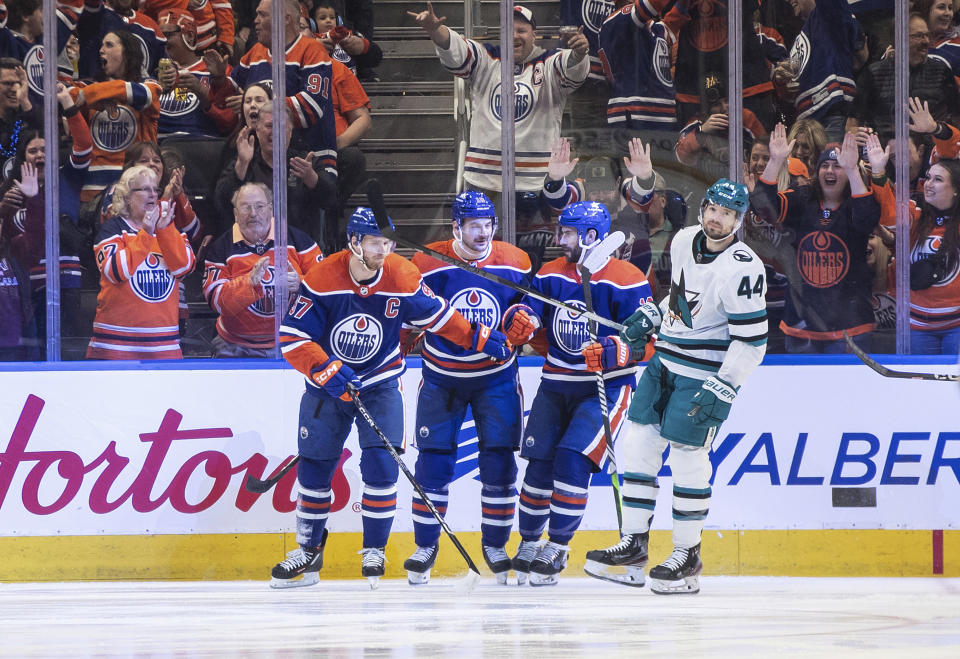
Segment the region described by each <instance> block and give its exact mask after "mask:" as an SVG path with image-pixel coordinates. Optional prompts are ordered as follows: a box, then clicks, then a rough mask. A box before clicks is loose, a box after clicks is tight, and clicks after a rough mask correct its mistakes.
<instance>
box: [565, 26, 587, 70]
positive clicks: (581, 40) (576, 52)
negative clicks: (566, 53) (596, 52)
mask: <svg viewBox="0 0 960 659" xmlns="http://www.w3.org/2000/svg"><path fill="white" fill-rule="evenodd" d="M567 48H569V49H570V50H572V51H573V56H574V59H575V60H576V61H577V62H580V61H582V60H583V58H584V57H586V56H587V53H588V52H589V50H590V42H589V41H587V37H586V35H585V34H584V33H583V26H582V25H581V26H580V30H579V31H577V32H575V33H573V34H571V35H570V36H569V37H567Z"/></svg>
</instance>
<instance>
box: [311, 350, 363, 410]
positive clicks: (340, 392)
mask: <svg viewBox="0 0 960 659" xmlns="http://www.w3.org/2000/svg"><path fill="white" fill-rule="evenodd" d="M310 379H311V380H313V382H314V383H315V384H316V385H317V386H320V387H323V389H324V391H326V392H327V393H328V394H330V395H331V396H333V397H334V398H339V399H340V400H343V401H347V402H349V401H350V400H351V399H350V394H349V393H347V385H348V384H349V385H351V386H353V388H354V389H360V387H362V386H363V382H361V381H360V378H359V376H357V374H356V373H355V372H354V370H353V369H352V368H350V367H349V366H347V365H346V364H344V363H343V362H342V361H340V360H339V359H334V358H333V357H331V358H330V359H328V360H327V361H325V362H323V363H322V364H321V365H320V366H318V367H317V368H315V369H313V370H312V371H310Z"/></svg>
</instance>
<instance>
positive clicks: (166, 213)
mask: <svg viewBox="0 0 960 659" xmlns="http://www.w3.org/2000/svg"><path fill="white" fill-rule="evenodd" d="M159 207H160V214H159V215H158V217H157V221H156V224H155V225H154V231H159V230H160V229H165V228H167V227H168V226H170V223H171V222H173V216H174V215H175V211H176V209H177V204H176V202H173V201H166V200H162V199H161V200H160V202H159Z"/></svg>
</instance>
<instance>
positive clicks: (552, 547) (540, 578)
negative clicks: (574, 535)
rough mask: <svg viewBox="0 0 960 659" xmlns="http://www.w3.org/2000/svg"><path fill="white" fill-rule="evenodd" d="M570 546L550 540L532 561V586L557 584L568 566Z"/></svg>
mask: <svg viewBox="0 0 960 659" xmlns="http://www.w3.org/2000/svg"><path fill="white" fill-rule="evenodd" d="M569 553H570V547H568V546H567V545H561V544H558V543H556V542H548V543H547V544H545V545H544V546H543V549H541V550H540V553H539V554H537V557H536V558H535V559H533V560H532V561H531V562H530V585H531V586H556V585H557V581H558V580H559V579H558V577H559V575H560V572H561V571H562V570H563V568H565V567H567V554H569Z"/></svg>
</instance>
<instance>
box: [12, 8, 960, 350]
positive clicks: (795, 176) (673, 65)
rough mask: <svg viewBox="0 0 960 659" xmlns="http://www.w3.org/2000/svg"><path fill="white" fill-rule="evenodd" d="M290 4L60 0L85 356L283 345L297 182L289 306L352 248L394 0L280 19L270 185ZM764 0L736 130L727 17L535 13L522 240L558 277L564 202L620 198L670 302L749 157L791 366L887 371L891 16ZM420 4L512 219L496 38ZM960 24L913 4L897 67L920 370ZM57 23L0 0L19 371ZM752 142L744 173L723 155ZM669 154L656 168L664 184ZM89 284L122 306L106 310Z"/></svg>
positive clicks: (39, 299)
mask: <svg viewBox="0 0 960 659" xmlns="http://www.w3.org/2000/svg"><path fill="white" fill-rule="evenodd" d="M273 1H274V0H229V1H228V0H58V1H57V3H56V4H57V19H58V20H57V35H56V43H57V47H58V48H59V52H58V53H57V56H56V58H48V59H50V61H56V63H57V67H58V79H59V84H58V87H57V93H56V101H55V102H56V103H57V104H58V106H59V114H60V117H61V122H60V126H59V129H60V135H61V137H60V143H59V144H58V145H57V146H58V148H59V153H60V158H59V162H60V185H59V218H57V219H58V222H57V226H58V227H59V234H60V263H59V266H60V277H61V285H60V289H61V293H60V295H61V306H62V309H63V313H62V316H61V318H62V321H61V324H62V328H61V332H62V334H63V336H64V337H79V338H78V340H82V343H83V345H82V346H80V347H78V348H76V349H75V350H74V353H75V354H76V356H78V357H82V356H84V355H85V356H86V357H87V358H94V359H156V358H161V359H162V358H179V357H180V356H181V355H182V354H184V353H186V352H187V351H186V350H181V339H182V337H183V336H184V331H185V329H184V328H185V323H186V321H187V320H189V316H190V309H195V308H196V307H197V305H198V304H199V305H201V306H203V305H204V302H203V301H204V300H205V303H206V305H208V306H204V308H205V310H206V312H207V313H208V314H209V315H208V320H209V321H210V322H209V323H208V326H207V332H208V334H209V337H208V341H207V349H206V351H205V352H203V351H201V352H200V353H199V354H196V353H194V351H191V352H190V354H191V355H192V356H211V355H212V356H224V357H238V356H239V357H251V356H267V355H270V354H272V349H273V320H272V319H273V315H274V299H273V281H274V279H275V278H276V277H278V276H281V275H280V274H279V273H275V272H274V270H273V259H274V256H275V255H274V250H273V243H272V241H273V238H274V231H275V228H276V227H275V225H274V222H273V217H272V203H273V193H272V190H273V181H274V178H275V176H276V177H277V178H278V180H281V181H286V186H287V189H286V199H287V210H288V212H287V221H288V235H287V245H288V255H287V262H288V264H289V266H288V271H287V273H286V274H285V275H283V276H285V277H286V280H287V283H288V290H295V288H296V285H297V283H298V282H299V280H300V278H301V277H302V276H303V274H304V273H305V272H307V271H308V270H309V269H310V267H312V265H313V264H315V263H316V262H318V261H319V260H320V259H322V258H323V255H324V254H331V253H333V252H335V251H337V250H340V249H343V248H344V247H345V246H346V236H345V218H346V217H348V216H349V214H350V212H352V210H353V209H352V208H351V207H349V199H350V197H351V196H352V195H354V194H355V193H356V192H357V191H359V190H360V188H361V185H362V184H363V182H364V181H365V179H366V178H367V171H366V157H365V155H364V152H363V143H362V139H363V138H364V136H365V135H366V134H367V133H368V131H369V130H370V128H371V126H372V124H373V119H372V117H371V112H370V98H369V96H368V89H366V90H365V88H364V85H365V84H367V85H369V83H375V82H379V81H380V80H379V79H380V78H381V77H382V75H381V74H378V72H377V67H378V66H380V64H381V60H382V58H383V52H382V50H381V48H380V47H379V46H378V45H377V43H375V42H374V41H373V39H372V37H373V33H374V13H373V12H374V9H373V7H374V5H373V2H372V0H275V1H276V2H282V3H283V14H284V16H285V19H284V25H283V33H284V39H285V42H286V44H285V45H286V48H285V63H286V67H285V79H286V89H285V90H284V98H285V100H286V103H285V106H286V116H285V121H284V122H283V123H284V126H285V127H286V137H285V139H286V142H287V144H286V153H287V165H286V171H285V172H277V173H275V172H274V171H273V164H274V163H273V153H274V143H273V125H274V121H275V120H276V119H277V118H276V117H274V109H273V105H272V101H273V96H274V89H273V85H272V83H271V73H272V65H271V56H272V50H273V49H272V43H271V41H272V4H273ZM743 7H744V12H743V17H742V21H743V30H744V32H743V34H744V38H743V52H742V60H741V61H742V65H743V66H742V69H743V73H742V75H743V78H742V87H743V99H742V101H743V102H742V116H741V117H740V120H739V121H737V122H733V121H732V120H731V118H730V102H729V100H730V99H729V93H730V91H731V88H732V87H733V85H732V83H731V78H730V72H729V71H728V70H727V48H726V39H727V20H728V17H727V16H726V14H725V12H726V9H725V8H724V7H722V3H717V2H715V1H712V0H710V1H708V0H636V1H635V0H617V1H616V2H596V1H595V0H560V2H559V3H558V7H557V11H556V12H555V14H556V15H557V16H559V17H560V20H561V22H564V23H568V24H569V25H567V26H563V27H561V29H560V30H559V31H553V28H547V27H541V30H540V31H541V32H543V34H540V33H538V18H539V19H540V22H541V23H544V22H545V21H546V20H547V18H548V17H547V16H540V17H538V16H534V12H532V11H531V10H530V9H528V8H526V7H522V6H518V7H516V8H515V10H514V42H513V57H514V60H515V64H516V79H515V93H516V95H517V104H516V109H515V121H516V167H515V179H516V186H515V187H516V190H517V196H516V217H517V223H516V232H517V244H518V245H519V246H520V247H522V248H523V249H524V250H525V251H527V253H528V254H529V255H530V257H531V262H532V263H533V264H534V270H536V268H537V267H538V266H539V264H540V263H542V262H543V260H544V258H545V255H546V252H547V251H548V250H549V249H550V247H551V245H552V244H553V240H554V238H553V235H554V234H553V232H554V226H555V218H556V214H557V213H558V212H559V209H561V208H562V207H563V205H565V204H568V203H572V202H573V201H576V200H579V199H584V198H589V199H591V200H596V201H602V202H604V203H605V204H607V206H608V207H609V209H610V212H611V215H612V216H613V217H614V218H615V221H614V228H615V229H617V228H619V229H622V230H623V231H624V232H625V233H626V234H627V237H628V239H627V242H626V244H625V245H624V247H623V248H621V251H620V257H621V258H624V259H627V260H629V261H631V262H632V263H633V264H635V265H637V266H638V267H639V268H640V269H641V270H642V271H644V272H645V273H646V274H647V276H648V279H649V280H650V282H651V286H652V289H653V291H654V295H655V296H656V297H658V298H662V297H664V296H666V295H667V294H669V288H670V284H671V282H670V274H669V273H670V255H669V248H670V241H671V238H672V236H673V235H674V234H675V233H676V232H677V231H678V230H679V229H680V228H682V227H683V226H685V225H689V224H691V223H693V222H696V217H695V213H696V211H695V209H694V210H691V209H688V204H687V200H688V199H690V198H699V197H700V196H701V194H702V190H703V189H705V188H706V187H707V186H709V185H710V184H711V183H712V182H713V181H715V180H716V179H717V178H720V177H723V176H727V175H728V173H729V171H730V166H731V161H733V162H734V163H736V160H737V159H738V158H739V159H740V161H742V164H743V179H744V181H745V182H746V183H747V185H748V187H749V189H750V191H751V213H750V214H749V216H748V220H747V221H746V222H745V224H744V234H743V239H744V240H745V241H747V242H748V243H749V244H750V245H751V247H753V248H754V250H755V251H756V252H757V253H758V254H759V255H760V256H761V257H762V258H763V260H764V262H765V265H766V273H767V288H768V293H767V306H768V313H769V314H770V318H771V321H772V322H771V324H770V325H771V337H770V342H769V352H777V351H780V352H791V353H831V352H842V351H845V350H846V343H845V341H844V340H843V332H844V331H846V332H847V333H848V334H850V335H851V336H853V337H854V339H855V341H857V342H858V343H859V344H861V345H862V346H863V347H864V348H865V349H867V350H872V351H877V352H880V351H893V350H894V336H895V318H896V314H895V309H896V299H897V291H896V287H895V279H896V278H895V276H894V273H895V263H894V258H893V255H894V253H895V235H896V231H895V225H896V205H895V202H894V198H895V186H896V185H897V183H898V182H897V181H896V176H895V167H894V160H895V159H894V157H893V154H894V148H895V139H894V137H895V132H896V131H895V128H896V126H895V88H896V84H895V83H896V82H897V81H896V76H895V71H896V69H895V62H896V57H898V56H900V54H899V53H896V52H895V49H894V48H893V38H894V29H893V25H894V21H893V16H894V1H893V0H744V2H743ZM581 9H582V11H581ZM409 10H410V11H409V12H408V14H409V17H408V23H407V26H413V25H416V26H419V27H420V28H422V30H423V33H421V34H420V35H418V36H417V37H416V38H417V39H422V38H423V37H424V36H425V37H428V38H430V39H431V40H432V43H433V45H434V46H435V49H436V52H437V63H438V64H440V65H442V66H443V67H444V68H445V69H446V70H447V71H449V72H450V74H452V75H453V76H459V77H461V78H463V79H464V81H465V82H466V85H467V90H468V94H469V95H470V99H471V101H472V108H473V117H472V123H471V126H470V130H469V136H468V137H466V138H465V139H467V140H468V145H467V150H466V162H465V167H464V185H465V186H466V187H468V188H473V189H480V190H483V191H485V192H487V193H488V194H489V195H490V196H491V198H493V199H494V200H495V202H496V204H497V205H498V207H499V206H500V204H501V203H502V198H501V197H502V194H501V187H500V174H501V171H500V166H501V153H500V150H499V149H500V133H499V128H498V126H499V121H500V111H501V108H500V103H499V100H500V96H499V94H500V92H499V88H500V72H499V67H500V62H499V57H500V50H499V46H497V45H496V38H493V39H486V40H483V39H481V40H476V39H469V38H466V36H465V35H463V34H460V33H458V31H457V30H459V28H453V27H447V25H446V24H445V23H446V21H445V18H444V17H443V16H438V15H437V13H435V12H434V10H433V7H432V5H430V4H429V3H413V2H411V4H410V7H409ZM536 10H537V11H538V12H539V11H545V10H543V9H542V5H539V6H538V7H537V8H536ZM958 19H960V0H913V1H912V2H911V3H910V14H909V19H908V21H909V25H908V34H909V45H908V49H907V52H906V53H903V54H902V55H903V56H904V57H906V58H907V59H908V70H909V81H908V85H907V86H908V96H909V98H910V101H909V107H908V108H907V110H908V111H907V114H908V116H909V131H908V144H907V150H908V153H909V180H908V181H904V182H902V184H903V185H906V186H908V188H909V197H910V199H911V205H910V209H909V222H910V230H909V240H910V247H909V250H908V251H909V253H910V264H909V269H910V285H911V291H910V326H911V341H910V343H911V351H912V352H914V353H935V354H938V353H949V354H956V353H957V352H958V349H960V345H958V343H960V197H958V192H960V178H957V177H958V176H960V166H958V165H957V160H956V159H957V156H958V154H960V131H958V130H957V128H955V126H960V123H958V122H960V87H958V85H960V28H958V22H960V20H958ZM555 22H556V21H555ZM42 32H43V12H42V1H41V0H16V1H15V2H9V0H8V2H7V3H6V4H4V3H3V2H2V0H0V222H2V230H0V361H8V360H26V359H42V358H43V357H44V347H45V340H44V337H45V333H46V328H45V323H46V311H45V295H46V288H45V283H46V280H45V268H46V262H45V258H44V256H45V255H44V244H45V231H46V226H47V225H49V224H50V220H49V218H47V219H46V222H45V219H44V216H45V209H44V206H43V199H44V167H43V165H44V162H45V156H44V153H45V148H46V144H45V142H44V139H43V103H44V95H43V93H42V90H43V76H42V64H43V61H44V58H43V55H42V52H41V51H42V48H41V46H42ZM548 32H549V34H548ZM558 35H559V36H558ZM411 38H412V37H411ZM384 82H389V81H388V80H384ZM49 102H54V101H53V100H52V99H50V101H49ZM565 111H566V114H564V113H565ZM453 120H454V119H453V118H450V119H448V121H453ZM734 123H736V124H738V125H741V126H742V128H743V153H742V154H734V153H731V152H730V148H729V144H730V140H729V128H730V126H731V125H733V124H734ZM423 129H424V131H425V133H426V135H425V136H426V137H429V131H430V127H429V125H424V127H423ZM561 135H563V136H564V137H561ZM648 156H649V157H650V158H652V161H653V163H654V166H655V169H656V171H655V172H654V174H653V175H651V176H649V177H648V176H646V171H645V169H644V172H643V175H642V176H641V175H640V174H638V173H637V163H639V162H641V160H642V161H643V162H645V161H646V160H645V159H646V158H647V157H648ZM697 186H699V188H698V187H697ZM410 192H411V193H415V192H417V191H416V190H411V191H410ZM448 210H449V209H442V210H439V209H438V213H439V215H438V216H442V213H446V212H448ZM445 226H446V225H444V227H443V229H444V230H445ZM85 290H93V291H99V293H98V295H97V301H96V309H95V311H94V310H93V309H92V308H90V309H85V307H84V305H83V304H82V303H81V292H82V291H85ZM901 294H906V292H905V291H904V292H902V293H901ZM188 302H192V304H190V305H188ZM214 319H216V320H215V321H214ZM214 322H215V327H214Z"/></svg>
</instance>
